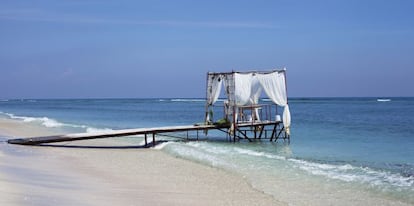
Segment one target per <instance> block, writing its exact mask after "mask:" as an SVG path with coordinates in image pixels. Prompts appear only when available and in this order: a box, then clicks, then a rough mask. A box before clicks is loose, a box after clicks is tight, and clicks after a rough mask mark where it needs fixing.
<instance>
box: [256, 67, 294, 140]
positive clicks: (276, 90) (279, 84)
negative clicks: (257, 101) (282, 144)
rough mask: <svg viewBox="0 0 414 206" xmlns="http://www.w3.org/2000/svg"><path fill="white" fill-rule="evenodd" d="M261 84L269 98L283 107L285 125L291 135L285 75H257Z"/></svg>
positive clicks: (273, 73)
mask: <svg viewBox="0 0 414 206" xmlns="http://www.w3.org/2000/svg"><path fill="white" fill-rule="evenodd" d="M257 78H258V79H259V81H260V84H261V86H262V88H263V90H264V91H265V93H266V94H267V96H268V97H269V98H270V99H271V100H272V101H273V102H274V103H275V104H277V105H280V106H283V107H284V110H283V125H284V126H285V129H286V132H287V133H288V134H290V121H291V119H290V111H289V105H288V103H287V94H286V84H285V75H284V73H283V72H277V71H276V72H272V73H270V74H257Z"/></svg>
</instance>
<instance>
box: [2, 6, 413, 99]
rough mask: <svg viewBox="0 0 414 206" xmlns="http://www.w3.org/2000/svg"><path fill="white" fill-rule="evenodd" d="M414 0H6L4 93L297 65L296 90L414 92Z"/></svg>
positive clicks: (184, 79)
mask: <svg viewBox="0 0 414 206" xmlns="http://www.w3.org/2000/svg"><path fill="white" fill-rule="evenodd" d="M413 11H414V1H411V0H392V1H390V0H312V1H311V0H309V1H305V0H303V1H300V0H255V1H251V0H245V1H244V0H239V1H233V0H228V1H221V0H217V1H216V0H209V1H201V0H200V1H197V0H188V1H187V0H163V1H161V0H151V1H141V0H130V1H122V0H117V1H113V0H59V1H56V0H37V1H23V0H22V1H16V0H10V1H9V0H0V99H13V98H157V97H164V98H168V97H171V98H173V97H183V98H192V97H205V94H206V91H205V86H206V73H207V72H209V71H211V72H224V71H232V70H234V71H246V70H259V71H261V70H264V71H267V70H273V69H281V68H286V70H287V85H288V96H289V97H364V96H368V97H388V96H391V97H393V96H414V81H413V79H414V12H413Z"/></svg>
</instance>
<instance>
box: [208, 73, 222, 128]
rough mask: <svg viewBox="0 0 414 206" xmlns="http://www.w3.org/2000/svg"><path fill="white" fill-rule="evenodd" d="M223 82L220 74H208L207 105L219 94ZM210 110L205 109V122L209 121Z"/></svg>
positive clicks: (213, 101) (216, 98) (215, 99)
mask: <svg viewBox="0 0 414 206" xmlns="http://www.w3.org/2000/svg"><path fill="white" fill-rule="evenodd" d="M222 82H223V76H222V75H209V76H208V82H207V86H208V89H207V105H208V106H210V105H213V104H214V103H215V102H216V101H217V100H218V98H219V96H220V91H221V86H222ZM211 118H212V117H211V116H210V112H209V111H206V122H210V121H211Z"/></svg>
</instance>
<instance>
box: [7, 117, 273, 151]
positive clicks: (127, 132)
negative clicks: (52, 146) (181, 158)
mask: <svg viewBox="0 0 414 206" xmlns="http://www.w3.org/2000/svg"><path fill="white" fill-rule="evenodd" d="M275 123H276V122H274V121H266V122H257V123H253V124H252V123H242V124H238V125H237V127H250V126H254V125H257V126H259V125H270V124H275ZM222 128H229V126H218V125H184V126H169V127H153V128H139V129H123V130H113V131H105V132H101V133H76V134H66V135H56V136H43V137H31V138H20V139H10V140H8V141H7V142H8V143H9V144H21V145H38V144H45V143H56V142H67V141H77V140H88V139H99V138H108V137H120V136H132V135H146V134H154V135H155V134H158V133H169V132H180V131H194V130H197V131H198V130H205V129H207V130H210V129H222ZM145 140H146V138H145Z"/></svg>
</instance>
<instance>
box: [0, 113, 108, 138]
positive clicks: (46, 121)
mask: <svg viewBox="0 0 414 206" xmlns="http://www.w3.org/2000/svg"><path fill="white" fill-rule="evenodd" d="M0 115H5V116H7V117H8V118H10V119H14V120H19V121H23V122H27V123H36V124H40V125H42V126H44V127H48V128H59V127H67V128H75V129H81V130H83V131H84V132H86V133H105V132H108V131H113V130H112V129H109V128H96V127H89V126H86V125H77V124H68V123H63V122H59V121H57V120H55V119H52V118H49V117H28V116H19V115H15V114H11V113H7V112H1V111H0Z"/></svg>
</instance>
